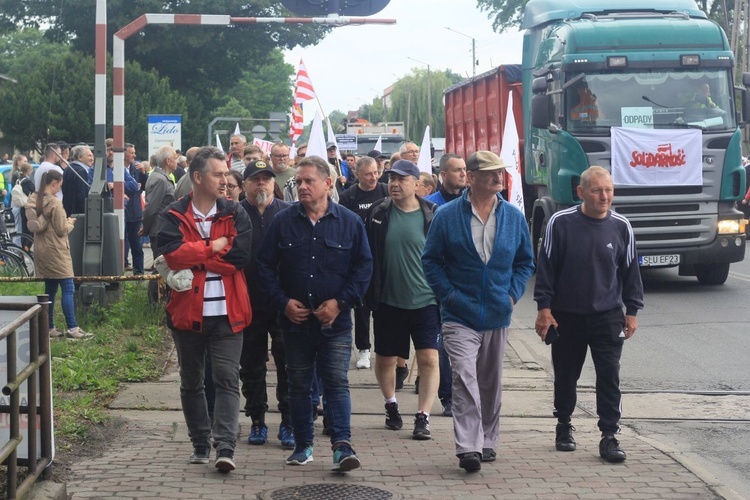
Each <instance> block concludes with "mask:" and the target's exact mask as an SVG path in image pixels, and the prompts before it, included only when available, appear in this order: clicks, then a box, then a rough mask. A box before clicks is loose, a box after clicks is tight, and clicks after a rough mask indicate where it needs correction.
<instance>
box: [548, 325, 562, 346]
mask: <svg viewBox="0 0 750 500" xmlns="http://www.w3.org/2000/svg"><path fill="white" fill-rule="evenodd" d="M559 336H560V334H559V333H557V328H555V325H549V328H548V329H547V335H546V336H545V337H544V343H545V344H547V345H551V344H552V342H554V341H555V340H557V338H558V337H559Z"/></svg>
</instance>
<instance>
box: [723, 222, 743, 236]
mask: <svg viewBox="0 0 750 500" xmlns="http://www.w3.org/2000/svg"><path fill="white" fill-rule="evenodd" d="M745 224H747V219H730V220H720V221H719V234H739V233H744V232H745Z"/></svg>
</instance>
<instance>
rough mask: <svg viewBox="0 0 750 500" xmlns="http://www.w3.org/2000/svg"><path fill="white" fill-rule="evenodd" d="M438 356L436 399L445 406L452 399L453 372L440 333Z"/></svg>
mask: <svg viewBox="0 0 750 500" xmlns="http://www.w3.org/2000/svg"><path fill="white" fill-rule="evenodd" d="M438 345H439V348H438V356H439V357H440V385H439V386H438V398H440V402H441V403H443V405H445V403H447V402H448V401H451V400H452V399H453V392H452V390H451V384H452V383H453V370H451V360H450V358H449V357H448V353H447V352H445V345H444V344H443V333H442V332H440V341H439V343H438Z"/></svg>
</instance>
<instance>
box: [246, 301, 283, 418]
mask: <svg viewBox="0 0 750 500" xmlns="http://www.w3.org/2000/svg"><path fill="white" fill-rule="evenodd" d="M276 318H277V314H276V313H275V312H269V311H254V312H253V321H252V323H250V325H249V326H248V327H247V328H245V331H244V332H243V336H244V338H243V343H242V356H241V357H240V381H241V382H242V395H243V396H244V397H245V415H247V416H249V417H250V418H251V419H253V421H258V422H260V423H261V424H265V415H266V411H268V394H267V392H266V372H267V371H268V370H267V368H266V363H267V362H268V335H269V333H270V335H271V354H273V361H274V364H275V365H276V400H277V401H278V402H279V406H278V408H279V411H280V412H281V420H282V421H283V422H289V401H288V395H289V385H288V382H287V377H286V350H285V348H284V336H283V335H282V333H281V331H280V330H279V328H278V326H277V323H276Z"/></svg>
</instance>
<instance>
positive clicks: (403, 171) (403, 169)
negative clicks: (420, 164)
mask: <svg viewBox="0 0 750 500" xmlns="http://www.w3.org/2000/svg"><path fill="white" fill-rule="evenodd" d="M386 173H388V174H398V175H404V176H407V175H411V176H413V177H416V178H417V179H419V174H420V172H419V169H418V168H417V166H416V165H415V164H413V163H412V162H410V161H409V160H398V161H397V162H396V163H394V164H393V165H391V169H390V170H386Z"/></svg>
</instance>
